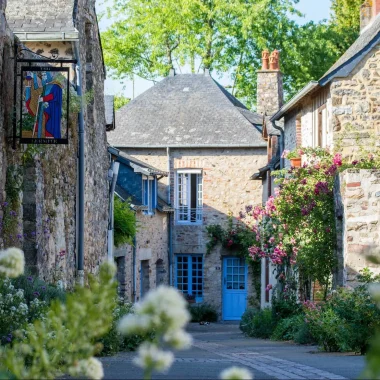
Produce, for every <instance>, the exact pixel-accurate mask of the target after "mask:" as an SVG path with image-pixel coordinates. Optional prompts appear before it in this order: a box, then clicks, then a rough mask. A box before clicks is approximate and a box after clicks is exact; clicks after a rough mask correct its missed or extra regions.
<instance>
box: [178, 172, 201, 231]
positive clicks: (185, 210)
mask: <svg viewBox="0 0 380 380" xmlns="http://www.w3.org/2000/svg"><path fill="white" fill-rule="evenodd" d="M190 174H197V184H196V188H197V207H196V209H195V210H194V209H193V208H190V207H188V206H183V205H180V203H181V199H182V200H183V202H185V203H188V202H189V199H190V200H191V181H189V180H187V182H186V183H185V184H184V186H185V189H184V188H183V184H182V183H181V181H180V176H183V175H187V176H188V177H187V178H189V175H190ZM182 178H184V177H182ZM180 193H182V196H181V194H180ZM175 211H176V213H175V214H176V215H175V220H176V224H180V225H189V226H194V225H202V224H203V172H202V170H200V169H181V170H177V171H176V173H175ZM194 211H195V221H191V220H192V215H194V214H192V213H194Z"/></svg>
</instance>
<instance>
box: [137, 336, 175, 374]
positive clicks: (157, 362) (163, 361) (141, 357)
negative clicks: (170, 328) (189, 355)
mask: <svg viewBox="0 0 380 380" xmlns="http://www.w3.org/2000/svg"><path fill="white" fill-rule="evenodd" d="M173 361H174V355H173V354H172V353H171V352H170V351H163V350H160V349H159V348H158V347H157V346H156V345H155V344H152V343H147V342H145V343H143V344H142V345H141V346H140V347H139V349H138V356H137V357H136V358H135V359H134V360H133V362H134V363H135V364H136V365H137V366H138V367H140V368H143V369H145V368H152V369H155V370H156V371H159V372H166V371H167V370H168V369H169V368H170V367H171V365H172V364H173Z"/></svg>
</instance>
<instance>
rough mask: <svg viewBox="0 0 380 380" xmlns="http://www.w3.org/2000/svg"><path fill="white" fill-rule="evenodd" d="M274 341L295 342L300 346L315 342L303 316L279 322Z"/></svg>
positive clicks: (273, 335) (274, 333)
mask: <svg viewBox="0 0 380 380" xmlns="http://www.w3.org/2000/svg"><path fill="white" fill-rule="evenodd" d="M271 339H272V340H293V341H295V342H296V343H299V344H308V343H312V342H313V338H312V336H311V334H310V331H309V328H308V324H307V323H306V322H305V316H304V315H303V314H297V315H293V316H292V317H289V318H285V319H282V320H280V321H279V322H278V324H277V326H276V328H275V330H274V332H273V334H272V336H271Z"/></svg>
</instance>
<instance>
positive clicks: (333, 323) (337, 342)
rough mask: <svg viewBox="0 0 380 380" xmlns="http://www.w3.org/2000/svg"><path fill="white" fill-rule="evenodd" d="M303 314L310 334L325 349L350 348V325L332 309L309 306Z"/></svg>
mask: <svg viewBox="0 0 380 380" xmlns="http://www.w3.org/2000/svg"><path fill="white" fill-rule="evenodd" d="M324 306H325V305H324ZM305 314H306V321H307V323H308V324H309V328H310V332H311V334H312V336H313V337H314V338H315V340H316V342H317V343H318V345H319V346H321V347H322V348H323V349H324V350H325V351H329V352H333V351H349V350H350V347H351V346H350V331H349V330H350V326H348V325H347V323H346V321H345V320H344V319H343V318H341V317H340V316H339V315H338V314H337V313H336V312H335V311H334V310H333V309H331V308H329V307H323V308H322V307H319V306H316V307H309V308H308V309H306V312H305Z"/></svg>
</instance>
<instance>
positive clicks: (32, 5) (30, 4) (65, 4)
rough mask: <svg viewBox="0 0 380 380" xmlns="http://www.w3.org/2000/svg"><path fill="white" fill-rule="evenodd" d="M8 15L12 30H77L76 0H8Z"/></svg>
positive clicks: (15, 31) (16, 31)
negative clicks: (75, 21)
mask: <svg viewBox="0 0 380 380" xmlns="http://www.w3.org/2000/svg"><path fill="white" fill-rule="evenodd" d="M7 4H8V5H7V8H6V12H5V13H6V17H7V20H8V24H9V27H10V28H11V30H12V31H13V32H14V33H16V34H18V33H20V32H28V33H30V32H34V33H40V32H41V33H55V32H64V33H68V32H74V33H75V32H77V29H76V28H75V27H74V22H73V12H74V0H8V2H7Z"/></svg>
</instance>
